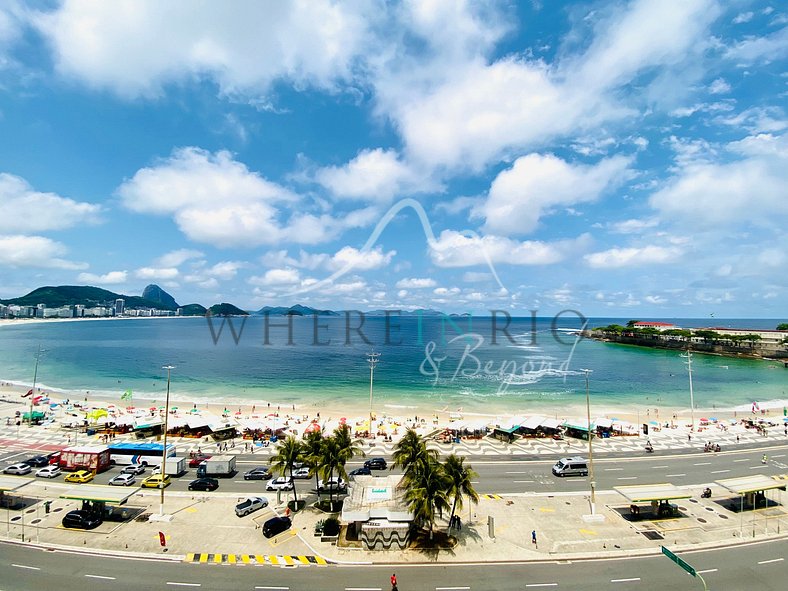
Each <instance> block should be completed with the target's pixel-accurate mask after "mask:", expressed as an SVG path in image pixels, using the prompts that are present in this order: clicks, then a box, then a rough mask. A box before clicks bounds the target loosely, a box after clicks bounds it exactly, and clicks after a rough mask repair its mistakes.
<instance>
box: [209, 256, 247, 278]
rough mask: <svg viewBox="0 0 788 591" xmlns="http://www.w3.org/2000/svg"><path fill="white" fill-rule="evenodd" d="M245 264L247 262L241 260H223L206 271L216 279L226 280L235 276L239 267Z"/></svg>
mask: <svg viewBox="0 0 788 591" xmlns="http://www.w3.org/2000/svg"><path fill="white" fill-rule="evenodd" d="M245 266H246V263H242V262H239V261H222V262H220V263H216V264H215V265H213V266H212V267H210V268H209V269H206V270H205V273H206V274H207V275H210V276H211V277H215V278H216V279H222V280H224V281H226V280H228V279H232V278H233V277H235V276H236V274H237V273H238V269H241V268H243V267H245Z"/></svg>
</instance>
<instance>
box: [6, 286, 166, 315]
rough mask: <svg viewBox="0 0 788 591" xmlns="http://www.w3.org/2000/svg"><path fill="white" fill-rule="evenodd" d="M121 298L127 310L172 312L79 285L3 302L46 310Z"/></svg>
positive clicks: (136, 298)
mask: <svg viewBox="0 0 788 591" xmlns="http://www.w3.org/2000/svg"><path fill="white" fill-rule="evenodd" d="M118 298H122V299H124V300H126V307H127V308H158V309H162V310H173V309H174V308H167V307H165V306H164V305H162V304H158V303H156V302H152V301H150V300H146V299H145V298H141V297H139V296H128V295H123V294H118V293H115V292H112V291H109V290H107V289H102V288H100V287H90V286H81V285H58V286H46V287H39V288H38V289H34V290H33V291H31V292H30V293H29V294H27V295H23V296H22V297H18V298H13V299H10V300H3V303H4V304H16V305H18V306H35V305H37V304H46V306H47V308H58V307H60V306H75V305H83V306H87V307H93V306H112V305H114V304H115V300H116V299H118Z"/></svg>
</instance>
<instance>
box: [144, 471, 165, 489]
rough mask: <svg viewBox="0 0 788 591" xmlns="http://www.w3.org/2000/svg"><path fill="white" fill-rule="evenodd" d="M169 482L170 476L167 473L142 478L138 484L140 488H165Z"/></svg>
mask: <svg viewBox="0 0 788 591" xmlns="http://www.w3.org/2000/svg"><path fill="white" fill-rule="evenodd" d="M170 484H172V478H170V476H169V475H168V474H164V475H161V474H153V475H151V476H148V477H147V478H146V479H145V480H143V481H142V484H140V486H141V487H142V488H167V487H168V486H170Z"/></svg>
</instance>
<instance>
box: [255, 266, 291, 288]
mask: <svg viewBox="0 0 788 591" xmlns="http://www.w3.org/2000/svg"><path fill="white" fill-rule="evenodd" d="M300 281H301V275H300V274H299V273H298V270H297V269H269V270H268V271H266V272H265V273H264V274H263V275H262V276H254V277H250V278H249V283H251V284H252V285H260V286H270V285H293V284H296V283H299V282H300Z"/></svg>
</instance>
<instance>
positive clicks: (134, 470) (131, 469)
mask: <svg viewBox="0 0 788 591" xmlns="http://www.w3.org/2000/svg"><path fill="white" fill-rule="evenodd" d="M120 473H121V474H134V475H135V476H136V475H137V474H144V473H145V466H143V465H142V464H129V465H128V466H125V467H124V468H123V470H121V471H120Z"/></svg>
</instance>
